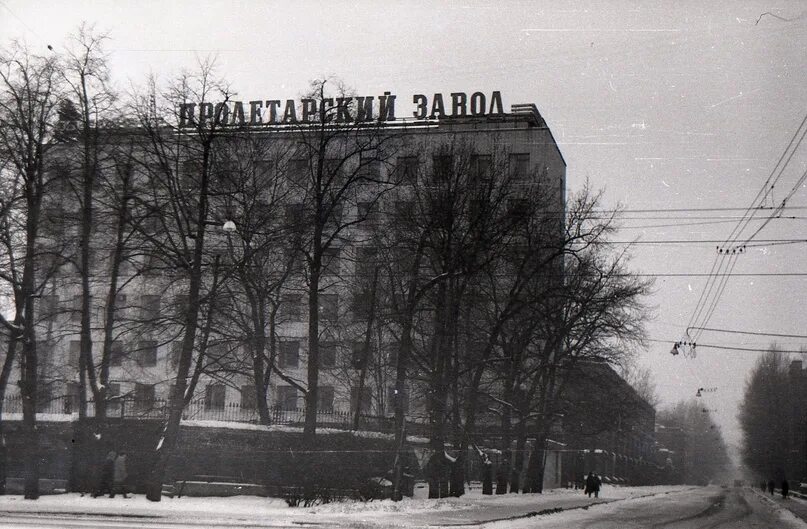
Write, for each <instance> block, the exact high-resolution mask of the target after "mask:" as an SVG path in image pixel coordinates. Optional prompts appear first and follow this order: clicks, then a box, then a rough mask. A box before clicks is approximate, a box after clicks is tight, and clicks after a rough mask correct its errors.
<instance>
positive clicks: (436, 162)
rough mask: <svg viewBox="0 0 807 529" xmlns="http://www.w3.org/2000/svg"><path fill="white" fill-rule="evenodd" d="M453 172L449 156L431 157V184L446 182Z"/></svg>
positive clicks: (451, 160) (452, 164) (452, 162)
mask: <svg viewBox="0 0 807 529" xmlns="http://www.w3.org/2000/svg"><path fill="white" fill-rule="evenodd" d="M453 172H454V160H453V158H452V157H451V156H450V155H437V156H434V157H432V179H433V180H432V183H435V184H437V183H443V182H448V181H449V180H450V179H451V176H452V174H453Z"/></svg>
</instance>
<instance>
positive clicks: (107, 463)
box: [92, 450, 117, 498]
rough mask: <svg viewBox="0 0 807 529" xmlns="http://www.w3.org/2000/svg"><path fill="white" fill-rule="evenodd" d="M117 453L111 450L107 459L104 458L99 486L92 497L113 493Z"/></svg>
mask: <svg viewBox="0 0 807 529" xmlns="http://www.w3.org/2000/svg"><path fill="white" fill-rule="evenodd" d="M116 455H117V454H115V451H114V450H110V451H109V452H107V454H106V459H104V462H103V464H102V465H101V475H100V476H99V479H98V486H97V488H96V489H95V492H94V493H93V495H92V497H93V498H97V497H98V496H103V495H104V494H110V495H111V494H112V485H113V480H114V479H115V457H116Z"/></svg>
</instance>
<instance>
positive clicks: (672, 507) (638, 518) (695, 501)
mask: <svg viewBox="0 0 807 529" xmlns="http://www.w3.org/2000/svg"><path fill="white" fill-rule="evenodd" d="M424 490H425V489H424ZM421 492H422V491H421ZM790 511H793V512H795V513H796V514H798V516H800V517H801V518H802V519H806V520H807V501H804V500H800V499H789V500H782V499H781V497H776V498H773V497H771V496H769V495H767V496H763V495H761V494H759V493H758V492H755V491H752V490H750V489H722V488H720V487H691V486H658V487H611V486H608V487H604V488H603V490H602V493H601V494H600V498H599V499H596V500H595V499H594V498H587V497H586V496H585V495H583V494H582V492H581V491H575V490H567V489H553V490H549V491H546V492H545V493H544V494H535V495H533V494H506V495H501V496H484V495H482V494H481V492H480V491H479V490H476V489H474V490H469V493H468V494H467V495H466V496H463V497H462V498H445V499H440V500H429V499H427V498H423V497H420V498H418V497H416V498H411V499H407V500H404V501H402V502H392V501H389V500H384V501H375V502H369V503H361V502H343V503H330V504H326V505H319V506H315V507H309V508H302V507H301V508H290V507H288V506H287V505H286V504H285V502H283V500H281V499H277V498H258V497H252V496H239V497H232V498H184V497H183V498H175V499H168V498H166V499H164V500H163V501H161V502H159V503H156V504H155V503H152V502H149V501H148V500H146V499H145V497H143V496H140V495H136V496H134V497H130V498H129V499H126V500H123V499H119V498H115V499H110V498H90V497H89V496H83V497H82V496H80V495H78V494H62V495H54V496H43V497H42V498H40V499H39V500H37V501H28V500H24V499H22V498H21V497H20V496H0V529H6V528H11V527H15V528H33V527H39V528H43V529H49V528H53V527H63V528H90V527H91V528H108V529H130V528H146V529H148V528H151V529H186V528H188V529H189V528H200V527H204V528H214V529H218V528H235V527H238V528H252V527H263V528H266V527H271V528H281V527H282V528H290V527H293V528H298V529H305V528H317V529H322V528H331V527H333V528H338V529H384V528H394V529H415V528H417V529H420V528H451V529H458V528H465V529H470V528H482V529H526V528H538V529H540V528H563V529H565V528H569V527H573V528H575V529H577V528H588V529H614V528H620V529H622V528H626V529H640V528H641V529H649V528H665V527H669V528H671V529H707V528H708V529H734V528H741V529H746V528H751V527H754V528H774V527H775V528H777V529H779V528H785V529H796V528H800V529H807V523H805V522H803V521H802V520H801V519H799V518H797V517H796V516H794V515H793V514H792V513H791V512H790ZM538 513H543V514H538ZM550 513H551V514H550Z"/></svg>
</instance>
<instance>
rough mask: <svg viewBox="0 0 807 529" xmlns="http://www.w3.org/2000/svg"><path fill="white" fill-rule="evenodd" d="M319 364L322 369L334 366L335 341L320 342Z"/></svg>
mask: <svg viewBox="0 0 807 529" xmlns="http://www.w3.org/2000/svg"><path fill="white" fill-rule="evenodd" d="M319 366H320V367H321V368H324V369H330V368H334V367H336V342H320V344H319Z"/></svg>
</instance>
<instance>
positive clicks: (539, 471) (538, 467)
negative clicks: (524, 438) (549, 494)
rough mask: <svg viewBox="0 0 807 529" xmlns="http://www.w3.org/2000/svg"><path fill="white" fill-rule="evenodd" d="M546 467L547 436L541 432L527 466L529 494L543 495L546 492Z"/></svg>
mask: <svg viewBox="0 0 807 529" xmlns="http://www.w3.org/2000/svg"><path fill="white" fill-rule="evenodd" d="M545 465H546V434H544V433H543V432H539V434H538V437H537V438H536V439H535V447H534V448H533V450H532V454H531V455H530V461H529V464H528V466H527V486H528V487H529V492H533V493H538V494H540V493H542V492H543V491H544V467H545Z"/></svg>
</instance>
